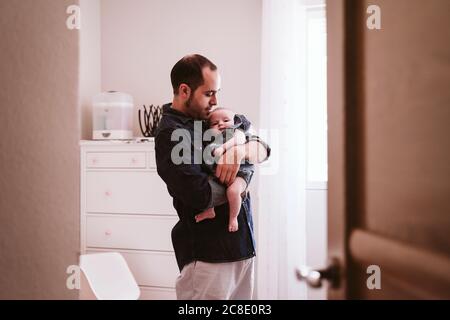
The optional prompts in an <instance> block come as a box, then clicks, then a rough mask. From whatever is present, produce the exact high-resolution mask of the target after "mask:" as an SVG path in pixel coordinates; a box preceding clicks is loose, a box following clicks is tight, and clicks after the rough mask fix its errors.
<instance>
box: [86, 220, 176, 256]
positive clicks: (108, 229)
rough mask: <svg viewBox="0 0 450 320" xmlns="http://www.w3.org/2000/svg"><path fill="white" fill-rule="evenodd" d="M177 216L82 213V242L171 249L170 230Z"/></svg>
mask: <svg viewBox="0 0 450 320" xmlns="http://www.w3.org/2000/svg"><path fill="white" fill-rule="evenodd" d="M177 221H178V217H158V216H153V217H152V216H119V215H116V216H111V215H87V216H86V246H87V247H95V248H115V249H135V250H159V251H173V246H172V240H171V232H172V228H173V226H174V225H175V224H176V223H177Z"/></svg>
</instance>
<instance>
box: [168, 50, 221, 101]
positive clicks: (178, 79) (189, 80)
mask: <svg viewBox="0 0 450 320" xmlns="http://www.w3.org/2000/svg"><path fill="white" fill-rule="evenodd" d="M205 67H208V68H209V69H211V70H212V71H215V70H217V67H216V65H215V64H214V63H212V62H211V61H209V60H208V58H205V57H204V56H202V55H199V54H193V55H189V56H185V57H183V58H182V59H181V60H180V61H178V62H177V63H176V64H175V65H174V66H173V68H172V72H171V73H170V80H171V81H172V87H173V94H175V95H177V94H178V88H179V87H180V85H181V84H182V83H185V84H187V85H188V86H189V88H191V90H192V93H193V92H194V91H195V90H197V88H198V87H200V86H201V85H202V84H203V82H204V79H203V73H202V70H203V68H205Z"/></svg>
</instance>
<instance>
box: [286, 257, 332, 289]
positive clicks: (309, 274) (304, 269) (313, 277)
mask: <svg viewBox="0 0 450 320" xmlns="http://www.w3.org/2000/svg"><path fill="white" fill-rule="evenodd" d="M295 273H296V275H297V279H298V280H299V281H305V282H306V284H307V285H308V286H310V287H312V288H321V287H322V283H323V280H326V281H329V282H330V285H331V287H332V288H339V285H340V280H341V267H340V264H339V260H338V259H336V258H333V259H331V260H330V263H329V264H328V267H326V268H325V269H319V270H316V269H313V268H310V267H308V266H301V267H299V268H297V269H296V270H295Z"/></svg>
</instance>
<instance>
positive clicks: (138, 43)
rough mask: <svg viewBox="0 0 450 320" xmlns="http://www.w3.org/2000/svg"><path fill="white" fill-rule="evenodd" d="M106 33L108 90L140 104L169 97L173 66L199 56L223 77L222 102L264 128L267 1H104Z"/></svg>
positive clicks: (104, 57) (104, 69) (137, 132)
mask: <svg viewBox="0 0 450 320" xmlns="http://www.w3.org/2000/svg"><path fill="white" fill-rule="evenodd" d="M101 32H102V35H101V63H102V67H101V70H102V71H101V75H102V90H103V91H106V90H118V91H125V92H127V93H130V94H131V95H132V96H133V97H134V99H135V106H137V108H140V107H141V106H142V105H143V104H146V105H150V104H157V105H161V104H163V103H166V102H170V101H171V100H172V87H171V83H170V71H171V69H172V67H173V65H174V64H175V63H176V62H177V61H178V60H179V59H180V58H182V57H183V56H184V55H186V54H190V53H200V54H203V55H205V56H206V57H208V58H209V59H211V60H212V61H213V62H214V63H215V64H216V65H217V66H218V67H219V69H220V72H221V74H222V88H223V89H222V92H221V93H220V95H219V104H221V105H223V106H227V107H229V108H232V109H234V110H236V111H238V112H241V113H243V114H246V115H247V116H248V117H249V119H250V120H251V121H252V122H253V123H254V124H255V125H256V126H257V124H258V117H259V114H258V109H259V96H260V95H259V85H260V38H261V1H260V0H245V1H242V0H230V1H223V0H190V1H184V0H151V1H150V0H102V1H101ZM134 129H135V130H134V132H135V135H136V136H137V135H138V136H141V132H140V129H139V123H138V120H137V110H136V116H135V128H134Z"/></svg>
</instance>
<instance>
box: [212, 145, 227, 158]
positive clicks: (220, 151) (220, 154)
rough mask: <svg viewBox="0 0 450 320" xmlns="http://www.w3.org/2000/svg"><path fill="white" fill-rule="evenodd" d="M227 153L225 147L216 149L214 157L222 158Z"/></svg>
mask: <svg viewBox="0 0 450 320" xmlns="http://www.w3.org/2000/svg"><path fill="white" fill-rule="evenodd" d="M224 152H225V149H224V148H223V147H218V148H215V149H214V151H213V155H214V157H221V156H222V155H223V153H224Z"/></svg>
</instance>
